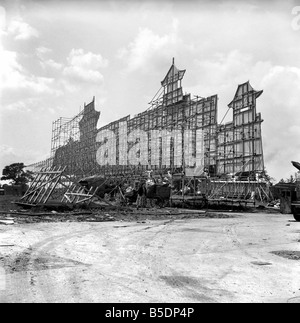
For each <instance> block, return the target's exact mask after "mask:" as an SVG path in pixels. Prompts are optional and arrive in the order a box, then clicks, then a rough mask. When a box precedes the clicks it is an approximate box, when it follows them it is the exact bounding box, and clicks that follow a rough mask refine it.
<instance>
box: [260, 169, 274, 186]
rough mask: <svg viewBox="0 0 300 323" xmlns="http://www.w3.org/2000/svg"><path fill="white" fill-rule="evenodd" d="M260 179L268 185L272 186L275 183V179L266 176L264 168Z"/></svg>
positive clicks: (266, 172)
mask: <svg viewBox="0 0 300 323" xmlns="http://www.w3.org/2000/svg"><path fill="white" fill-rule="evenodd" d="M262 177H263V178H264V179H265V180H266V181H267V182H269V183H271V184H273V183H274V182H275V178H274V177H271V176H270V175H269V174H268V171H267V170H266V168H265V169H264V171H263V172H262Z"/></svg>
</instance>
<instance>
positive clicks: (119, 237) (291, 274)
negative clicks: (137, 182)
mask: <svg viewBox="0 0 300 323" xmlns="http://www.w3.org/2000/svg"><path fill="white" fill-rule="evenodd" d="M2 210H3V209H2ZM7 211H9V210H5V211H3V212H7ZM11 211H14V212H23V211H22V210H20V209H14V210H11ZM85 212H87V211H86V210H85ZM123 212H125V211H123ZM143 212H144V213H143ZM143 212H140V211H136V210H130V211H127V212H125V213H124V214H121V211H117V210H114V211H111V212H109V213H108V212H107V211H105V210H102V211H98V213H92V214H84V215H81V217H82V218H80V220H78V218H79V217H80V215H77V217H78V218H76V216H75V215H72V216H68V215H62V214H54V213H51V214H50V215H47V216H43V217H44V218H43V219H42V220H41V219H40V216H37V215H35V216H29V215H24V216H23V215H16V216H15V217H13V218H14V224H13V225H1V224H0V302H2V303H8V302H26V303H28V302H51V303H55V302H133V303H138V302H145V303H169V302H179V303H181V302H195V303H203V302H206V303H214V302H259V303H263V302H282V303H286V302H289V303H297V302H299V300H300V280H299V277H300V223H297V222H295V221H294V219H293V217H292V216H291V215H281V214H279V213H274V214H272V213H271V214H267V213H257V212H255V213H235V212H219V211H218V212H205V211H201V212H200V211H198V212H197V211H195V210H180V209H178V210H174V209H165V210H163V211H162V210H155V211H151V212H150V211H149V210H144V211H143ZM163 212H164V213H163ZM168 212H169V214H168ZM2 215H3V214H2ZM101 217H102V218H103V219H102V220H101ZM97 218H98V220H99V221H98V220H97V221H95V219H97Z"/></svg>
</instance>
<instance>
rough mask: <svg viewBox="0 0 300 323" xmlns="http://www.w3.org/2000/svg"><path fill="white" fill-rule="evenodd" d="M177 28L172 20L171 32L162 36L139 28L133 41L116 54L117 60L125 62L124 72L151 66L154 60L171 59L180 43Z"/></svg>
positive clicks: (175, 21) (175, 22)
mask: <svg viewBox="0 0 300 323" xmlns="http://www.w3.org/2000/svg"><path fill="white" fill-rule="evenodd" d="M177 27H178V21H177V20H175V19H174V20H173V24H172V31H171V32H170V33H169V34H166V35H163V36H160V35H157V34H155V33H154V32H153V31H152V30H151V29H149V28H140V29H139V32H138V35H137V36H136V38H135V39H134V41H133V42H131V43H130V44H129V45H128V46H127V47H125V48H122V49H120V50H119V52H118V55H117V56H118V58H120V59H122V60H124V61H125V62H126V65H127V68H126V70H127V71H129V72H131V71H134V70H138V69H144V68H145V67H148V63H149V62H151V65H152V66H153V61H154V60H155V59H160V58H167V59H170V57H173V56H174V53H175V52H176V51H177V50H176V48H178V47H180V43H181V41H180V39H179V38H178V36H177Z"/></svg>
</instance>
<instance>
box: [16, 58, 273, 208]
mask: <svg viewBox="0 0 300 323" xmlns="http://www.w3.org/2000/svg"><path fill="white" fill-rule="evenodd" d="M184 75H185V70H179V69H178V68H177V67H176V66H175V63H174V59H173V63H172V65H171V67H170V69H169V71H168V73H167V75H166V76H165V78H164V79H163V81H162V82H161V88H160V90H159V91H158V92H157V94H156V95H155V97H154V98H153V99H152V100H151V102H150V106H149V108H148V109H147V110H146V111H144V112H142V113H139V114H138V115H136V116H134V117H131V116H130V115H128V116H125V117H124V118H122V119H120V120H116V121H114V122H111V123H109V124H107V125H106V126H104V127H102V128H100V129H97V123H98V120H99V118H100V112H98V111H96V110H95V98H94V99H93V101H92V102H91V103H89V104H87V105H86V104H85V105H84V109H83V110H82V111H81V112H80V113H79V114H78V115H76V116H75V117H73V118H70V119H66V118H59V119H58V120H57V121H55V122H54V123H53V132H52V142H51V157H50V159H48V160H47V161H44V162H40V163H37V164H34V165H31V166H30V167H29V168H30V169H31V170H33V171H35V172H36V178H35V180H34V181H33V183H32V185H31V187H30V189H29V190H28V192H27V193H26V194H25V196H24V197H23V198H22V200H21V202H23V203H24V204H28V205H37V204H44V203H47V202H48V200H49V199H50V198H53V199H56V200H58V199H59V200H60V201H64V202H66V203H75V204H76V203H77V204H81V203H87V202H90V201H91V200H93V199H95V198H98V201H99V199H100V200H102V202H103V201H106V202H107V203H111V202H112V201H113V200H114V199H116V198H118V199H120V198H121V200H122V199H123V200H126V196H125V192H126V189H128V188H129V187H131V188H136V187H137V186H138V185H139V183H140V182H141V180H142V179H144V180H146V181H147V179H148V180H151V181H156V182H160V183H164V185H165V186H169V187H170V190H171V193H170V198H169V199H168V202H170V204H172V205H185V206H186V205H194V206H197V205H198V206H204V205H206V203H207V202H209V203H221V202H222V203H226V202H227V203H228V202H229V203H246V204H247V203H250V204H251V203H253V204H255V202H257V201H259V202H263V201H267V200H268V199H269V194H270V192H269V184H268V182H267V181H266V180H265V178H264V158H263V147H262V134H261V124H262V122H263V120H262V118H261V114H260V113H257V110H256V101H257V99H258V98H259V97H260V95H261V94H262V93H263V91H256V90H254V89H253V88H252V86H251V85H250V83H249V82H246V83H244V84H241V85H239V86H238V88H237V90H236V92H235V95H234V97H233V100H232V101H231V102H230V103H229V105H228V111H227V114H228V112H229V111H232V114H233V120H232V121H231V122H229V123H225V124H222V122H221V124H218V96H217V95H213V96H210V97H207V98H203V97H199V96H193V97H192V96H191V94H184V93H183V89H182V80H183V77H184ZM84 179H85V180H84ZM91 182H92V183H93V184H90V183H91ZM104 197H105V198H104Z"/></svg>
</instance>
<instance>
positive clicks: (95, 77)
mask: <svg viewBox="0 0 300 323" xmlns="http://www.w3.org/2000/svg"><path fill="white" fill-rule="evenodd" d="M67 62H68V65H67V66H66V67H65V68H64V72H63V73H64V75H66V76H68V77H69V78H71V79H73V80H75V81H79V82H87V83H98V82H102V81H103V75H102V73H101V72H100V69H102V68H105V67H107V66H108V60H107V59H105V58H103V57H102V55H101V54H94V53H91V52H87V53H85V52H84V50H83V49H72V50H71V52H70V54H69V56H68V57H67Z"/></svg>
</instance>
